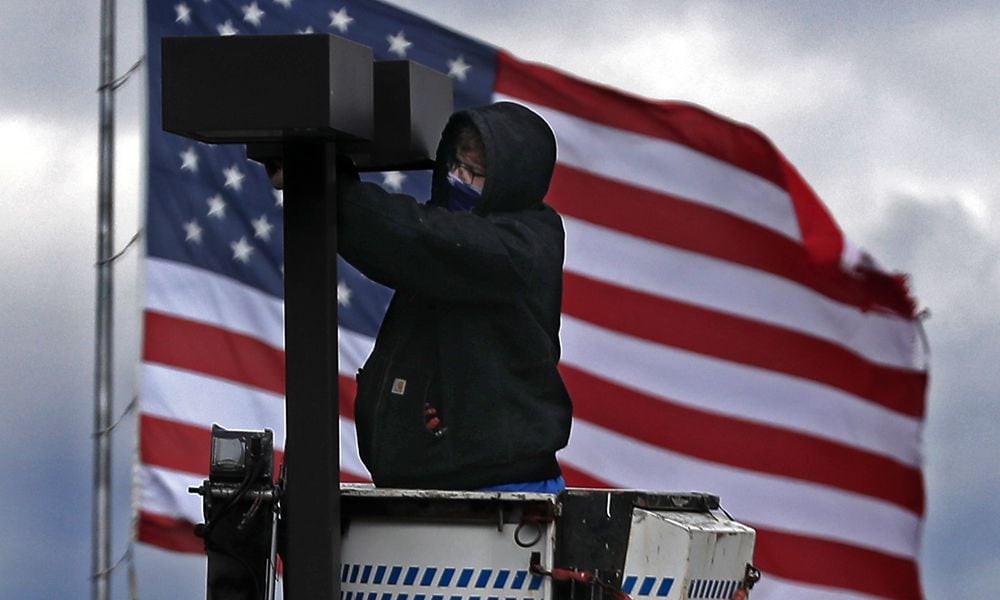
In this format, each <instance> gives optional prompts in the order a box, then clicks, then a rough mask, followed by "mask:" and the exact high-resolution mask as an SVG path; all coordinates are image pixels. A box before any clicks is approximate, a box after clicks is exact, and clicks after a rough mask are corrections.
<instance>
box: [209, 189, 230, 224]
mask: <svg viewBox="0 0 1000 600" xmlns="http://www.w3.org/2000/svg"><path fill="white" fill-rule="evenodd" d="M207 202H208V216H210V217H215V218H216V219H224V218H225V217H226V201H225V200H223V199H222V196H221V195H219V194H216V195H214V196H212V197H211V198H209V199H208V201H207Z"/></svg>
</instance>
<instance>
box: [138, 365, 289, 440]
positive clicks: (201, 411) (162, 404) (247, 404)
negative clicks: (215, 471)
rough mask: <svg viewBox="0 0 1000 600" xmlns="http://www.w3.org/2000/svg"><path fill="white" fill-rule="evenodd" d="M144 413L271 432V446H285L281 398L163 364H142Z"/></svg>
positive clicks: (208, 425)
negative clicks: (272, 440)
mask: <svg viewBox="0 0 1000 600" xmlns="http://www.w3.org/2000/svg"><path fill="white" fill-rule="evenodd" d="M140 397H141V399H142V401H141V402H142V404H141V409H142V412H143V413H144V414H148V415H152V416H156V417H161V418H164V419H170V420H172V421H179V422H182V423H187V424H189V425H194V426H197V427H203V428H205V429H206V430H208V429H211V427H212V424H213V423H218V424H219V425H221V426H223V427H225V428H226V429H250V430H261V429H270V430H272V431H273V432H274V446H275V448H276V449H281V448H283V447H284V444H285V403H284V400H283V398H282V397H281V396H279V395H277V394H272V393H269V392H264V391H261V390H259V389H257V388H254V387H250V386H246V385H240V384H237V383H232V382H229V381H226V380H224V379H219V378H216V377H211V376H208V375H201V374H199V373H195V372H193V371H185V370H181V369H174V368H171V367H166V366H163V365H157V364H151V363H143V365H142V394H141V395H140Z"/></svg>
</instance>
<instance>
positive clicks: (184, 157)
mask: <svg viewBox="0 0 1000 600" xmlns="http://www.w3.org/2000/svg"><path fill="white" fill-rule="evenodd" d="M180 157H181V171H191V172H192V173H197V172H198V153H197V152H195V151H194V146H188V149H187V150H185V151H184V152H181V153H180Z"/></svg>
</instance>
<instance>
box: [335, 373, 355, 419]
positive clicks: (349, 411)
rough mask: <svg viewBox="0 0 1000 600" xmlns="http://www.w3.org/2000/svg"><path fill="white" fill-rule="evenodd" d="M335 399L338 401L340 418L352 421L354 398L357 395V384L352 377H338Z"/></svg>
mask: <svg viewBox="0 0 1000 600" xmlns="http://www.w3.org/2000/svg"><path fill="white" fill-rule="evenodd" d="M337 390H338V392H337V398H338V400H339V401H340V416H342V417H344V418H345V419H350V420H352V421H353V420H354V397H355V396H356V395H357V393H358V383H357V381H355V379H354V376H353V375H343V374H342V375H340V377H339V378H338V381H337Z"/></svg>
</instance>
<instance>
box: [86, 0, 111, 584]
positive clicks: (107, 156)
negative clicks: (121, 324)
mask: <svg viewBox="0 0 1000 600" xmlns="http://www.w3.org/2000/svg"><path fill="white" fill-rule="evenodd" d="M100 60H101V73H100V81H101V85H100V89H99V93H100V108H99V113H100V142H99V149H98V167H97V168H98V177H97V307H96V319H95V320H96V326H95V327H96V332H95V352H94V507H93V532H92V535H93V540H92V541H93V546H92V557H91V559H92V562H91V565H92V567H91V572H92V575H91V576H92V578H93V581H92V584H91V598H93V600H108V598H109V597H110V595H109V594H110V585H109V582H110V578H111V573H110V572H109V570H110V564H111V431H110V427H111V405H112V394H111V363H112V354H111V349H112V339H113V336H112V300H113V298H112V289H113V288H112V282H113V281H112V271H111V269H112V264H111V257H112V254H113V244H114V197H113V196H114V133H115V130H114V86H113V80H114V72H115V2H114V0H101V59H100Z"/></svg>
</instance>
